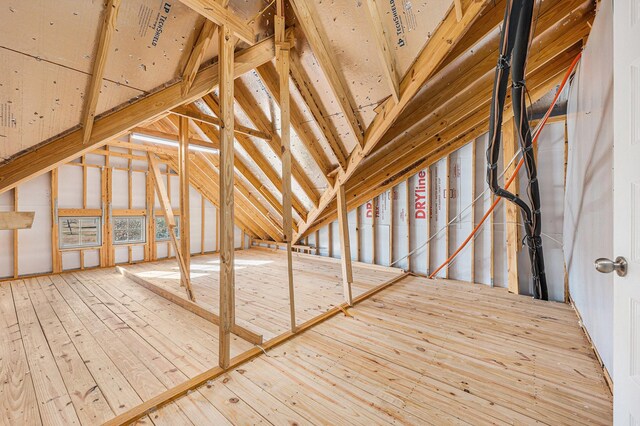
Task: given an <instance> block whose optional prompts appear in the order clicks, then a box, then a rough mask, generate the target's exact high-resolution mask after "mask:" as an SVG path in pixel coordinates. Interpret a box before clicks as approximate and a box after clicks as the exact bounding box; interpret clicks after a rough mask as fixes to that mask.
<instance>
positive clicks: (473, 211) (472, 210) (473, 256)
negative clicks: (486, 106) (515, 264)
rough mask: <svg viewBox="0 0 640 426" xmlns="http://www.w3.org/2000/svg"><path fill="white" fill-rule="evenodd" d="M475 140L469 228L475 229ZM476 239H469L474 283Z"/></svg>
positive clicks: (471, 279) (472, 155)
mask: <svg viewBox="0 0 640 426" xmlns="http://www.w3.org/2000/svg"><path fill="white" fill-rule="evenodd" d="M476 192H477V191H476V141H475V139H474V140H473V141H472V142H471V202H472V204H471V229H475V227H476V206H475V203H474V201H475V199H476ZM475 241H476V239H475V238H472V239H471V241H469V245H470V246H471V247H469V250H471V265H470V266H471V274H470V281H471V282H472V283H474V282H475V281H476V244H475Z"/></svg>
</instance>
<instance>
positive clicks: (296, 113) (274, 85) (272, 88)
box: [256, 63, 332, 185]
mask: <svg viewBox="0 0 640 426" xmlns="http://www.w3.org/2000/svg"><path fill="white" fill-rule="evenodd" d="M256 71H257V72H258V75H259V76H260V80H262V82H263V83H264V85H265V87H266V88H267V90H268V91H269V93H270V94H271V97H272V98H273V99H274V101H275V102H276V103H277V104H278V105H280V106H282V97H281V96H280V93H279V92H280V90H279V87H282V85H283V83H284V82H282V81H280V82H278V72H277V71H276V70H275V68H274V66H273V65H272V64H270V63H267V64H264V65H261V66H259V67H258V68H256ZM286 85H287V86H288V85H289V77H288V74H287V81H286ZM289 115H290V121H291V124H292V125H293V129H294V130H295V132H296V135H298V138H299V139H300V140H301V141H302V143H303V144H304V146H305V147H306V148H307V151H308V152H309V154H311V157H313V160H314V161H315V163H316V164H317V166H318V168H319V169H320V171H321V172H322V173H321V175H322V177H323V179H324V180H325V182H326V183H327V184H328V185H331V180H330V179H329V178H328V177H327V175H328V174H329V173H331V171H332V167H331V162H330V160H329V158H327V155H326V154H325V152H324V151H323V150H322V147H321V146H320V145H319V143H318V142H317V141H316V140H315V138H313V135H311V134H309V133H307V132H306V131H305V129H304V125H303V123H304V118H303V116H302V112H301V111H300V110H299V109H298V107H297V106H296V105H295V104H291V103H290V102H289ZM283 128H284V127H283Z"/></svg>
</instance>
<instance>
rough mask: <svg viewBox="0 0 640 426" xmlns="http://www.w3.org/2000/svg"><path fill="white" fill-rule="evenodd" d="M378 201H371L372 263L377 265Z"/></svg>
mask: <svg viewBox="0 0 640 426" xmlns="http://www.w3.org/2000/svg"><path fill="white" fill-rule="evenodd" d="M376 207H377V206H376V199H375V198H372V199H371V220H372V225H371V232H372V233H371V259H372V260H371V263H373V264H374V265H375V264H376V222H377V221H376V214H377V213H378V211H377V210H378V209H377V208H376Z"/></svg>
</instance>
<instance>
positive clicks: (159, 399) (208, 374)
mask: <svg viewBox="0 0 640 426" xmlns="http://www.w3.org/2000/svg"><path fill="white" fill-rule="evenodd" d="M408 275H409V274H408V273H404V274H402V275H399V276H398V277H396V278H393V279H391V280H389V281H387V282H385V283H383V284H381V285H379V286H377V287H374V288H372V289H371V290H369V291H367V292H365V293H363V294H361V295H360V296H357V297H355V298H354V300H353V304H354V305H356V304H358V303H360V302H363V301H365V300H367V299H369V298H371V297H373V296H375V295H376V294H378V293H380V292H381V291H382V290H384V289H386V288H388V287H390V286H392V285H393V284H395V283H397V282H398V281H401V280H402V279H403V278H405V277H407V276H408ZM348 307H349V305H347V304H346V303H342V304H341V305H338V306H336V307H334V308H332V309H330V310H328V311H327V312H326V313H324V314H323V315H320V316H317V317H315V318H312V319H310V320H309V321H306V322H304V323H302V324H300V325H299V326H298V328H297V330H296V332H295V333H293V332H291V331H288V332H286V333H283V334H281V335H280V336H278V337H274V338H273V339H270V340H268V341H267V342H265V343H264V344H263V345H262V346H261V347H257V346H256V347H254V348H253V349H251V350H249V351H247V352H245V353H243V354H241V355H238V356H237V357H235V358H233V359H231V360H230V362H229V365H228V366H227V367H226V368H222V367H213V368H211V369H209V370H207V371H205V372H203V373H200V374H198V375H197V376H195V377H193V378H191V379H189V380H188V381H186V382H184V383H182V384H180V385H178V386H176V387H174V388H171V389H168V390H167V391H165V392H163V393H161V394H160V395H158V396H156V397H154V398H151V399H149V400H148V401H145V402H143V403H142V404H140V405H138V406H137V407H134V408H132V409H130V410H128V411H126V412H124V413H122V414H120V415H118V416H117V417H115V418H113V419H111V420H109V421H108V422H106V423H104V425H103V426H120V425H124V424H131V423H133V422H135V421H136V420H138V419H140V418H142V417H144V416H145V415H146V414H147V413H149V412H151V411H153V410H155V409H158V408H159V407H161V406H164V405H166V404H168V403H170V402H172V401H175V400H176V399H178V398H179V397H181V396H183V395H186V394H187V393H188V392H189V391H191V390H193V389H196V388H198V387H200V386H202V385H203V384H205V383H207V382H208V381H209V380H212V379H215V378H216V377H219V376H221V375H222V374H224V373H225V372H226V371H229V370H230V369H233V368H237V367H239V366H241V365H242V364H244V363H246V362H249V361H251V360H252V359H254V358H255V357H257V356H258V355H261V354H262V353H264V352H263V351H267V350H270V349H273V348H275V347H277V346H279V345H281V344H283V343H284V342H286V341H288V340H289V339H291V338H292V337H294V336H297V335H298V334H300V333H302V332H304V331H306V330H309V329H311V328H312V327H315V326H316V325H318V324H320V323H322V322H324V321H326V320H328V319H329V318H332V317H334V316H335V315H337V314H340V313H343V312H344V310H345V309H347V308H348Z"/></svg>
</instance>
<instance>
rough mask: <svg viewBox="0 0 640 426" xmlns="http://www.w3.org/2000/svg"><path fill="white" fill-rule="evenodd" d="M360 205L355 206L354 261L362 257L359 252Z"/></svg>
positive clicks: (358, 260)
mask: <svg viewBox="0 0 640 426" xmlns="http://www.w3.org/2000/svg"><path fill="white" fill-rule="evenodd" d="M360 247H361V246H360V206H358V207H356V261H357V262H360V260H361V259H362V257H361V254H360Z"/></svg>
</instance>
